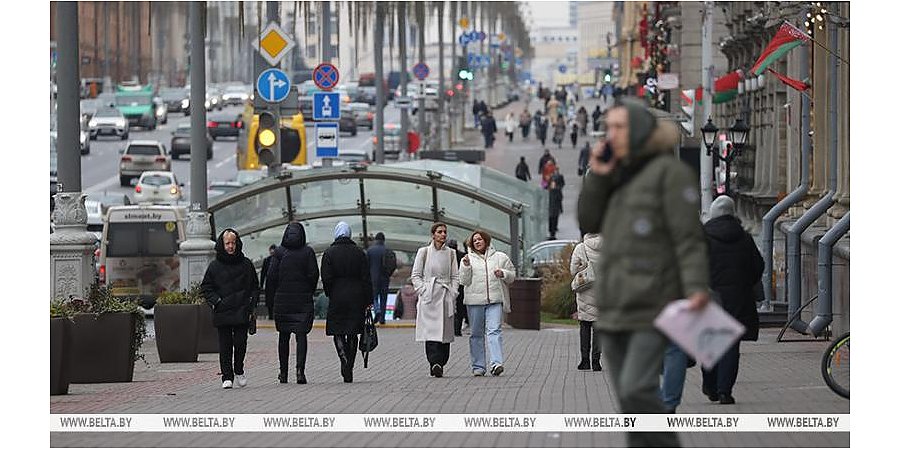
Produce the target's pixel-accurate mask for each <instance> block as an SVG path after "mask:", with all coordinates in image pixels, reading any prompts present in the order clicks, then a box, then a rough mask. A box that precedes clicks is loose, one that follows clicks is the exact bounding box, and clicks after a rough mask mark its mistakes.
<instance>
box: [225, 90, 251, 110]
mask: <svg viewBox="0 0 900 450" xmlns="http://www.w3.org/2000/svg"><path fill="white" fill-rule="evenodd" d="M248 99H250V93H249V90H248V89H247V86H244V85H232V86H227V87H226V88H225V91H224V92H223V93H222V103H223V104H225V105H238V106H240V105H243V104H244V102H246V101H247V100H248Z"/></svg>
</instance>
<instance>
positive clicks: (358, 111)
mask: <svg viewBox="0 0 900 450" xmlns="http://www.w3.org/2000/svg"><path fill="white" fill-rule="evenodd" d="M348 107H349V109H350V110H351V111H353V114H354V116H355V117H356V125H357V126H359V127H366V128H368V129H369V130H371V129H372V127H373V126H374V124H375V108H374V107H372V105H370V104H368V103H351V104H349V105H348Z"/></svg>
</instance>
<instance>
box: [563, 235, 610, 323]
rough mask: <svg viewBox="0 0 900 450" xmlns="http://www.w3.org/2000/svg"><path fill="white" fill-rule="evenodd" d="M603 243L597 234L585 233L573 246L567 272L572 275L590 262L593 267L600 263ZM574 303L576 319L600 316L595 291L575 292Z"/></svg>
mask: <svg viewBox="0 0 900 450" xmlns="http://www.w3.org/2000/svg"><path fill="white" fill-rule="evenodd" d="M602 245H603V238H602V237H601V236H600V235H599V234H587V235H585V236H584V240H583V241H582V242H579V243H578V245H576V246H575V250H574V251H573V252H572V260H571V261H570V262H569V273H571V274H572V275H573V276H574V275H575V274H576V273H578V272H580V271H582V270H584V268H585V267H587V265H588V261H590V262H591V265H593V267H594V268H595V270H596V268H597V266H599V265H600V260H601V258H600V247H601V246H602ZM575 305H576V306H577V309H576V311H575V312H576V313H577V315H578V320H583V321H585V322H593V321H595V320H597V318H598V317H600V314H599V311H598V309H597V291H595V290H593V289H588V290H586V291H584V292H576V293H575Z"/></svg>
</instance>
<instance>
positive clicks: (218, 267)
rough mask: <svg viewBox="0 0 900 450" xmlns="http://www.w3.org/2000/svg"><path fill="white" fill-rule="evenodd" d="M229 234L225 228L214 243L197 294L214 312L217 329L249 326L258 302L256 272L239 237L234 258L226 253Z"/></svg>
mask: <svg viewBox="0 0 900 450" xmlns="http://www.w3.org/2000/svg"><path fill="white" fill-rule="evenodd" d="M228 231H231V232H234V233H235V234H237V232H236V231H234V230H233V229H231V228H226V229H225V230H223V231H222V233H220V234H219V237H218V239H216V258H215V259H214V260H212V261H211V262H210V263H209V266H207V268H206V273H205V274H204V275H203V281H202V282H201V283H200V292H202V293H203V297H204V298H205V299H206V303H207V304H209V306H211V307H212V309H213V325H214V326H216V327H228V326H241V325H249V324H250V313H251V312H252V311H253V308H254V307H255V305H256V301H257V299H258V298H259V280H258V279H257V278H256V268H254V267H253V263H252V262H251V261H250V260H249V259H247V257H246V256H244V253H243V252H242V251H241V249H242V248H243V247H244V244H243V243H242V242H241V238H240V235H238V238H237V242H236V244H237V245H236V247H237V248H236V250H235V252H234V254H233V255H229V254H228V253H227V252H226V251H225V240H224V237H223V236H224V235H225V233H226V232H228Z"/></svg>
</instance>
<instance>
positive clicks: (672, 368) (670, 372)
mask: <svg viewBox="0 0 900 450" xmlns="http://www.w3.org/2000/svg"><path fill="white" fill-rule="evenodd" d="M687 359H688V357H687V354H686V353H684V350H682V349H681V347H679V346H678V345H676V344H675V343H674V342H669V345H668V346H667V347H666V354H665V357H664V358H663V374H662V377H663V379H662V385H661V386H660V388H659V398H660V400H662V402H663V404H664V405H666V408H667V409H668V410H670V411H671V410H674V409H675V408H676V407H678V405H680V404H681V393H682V392H683V391H684V378H685V373H686V372H687Z"/></svg>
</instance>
